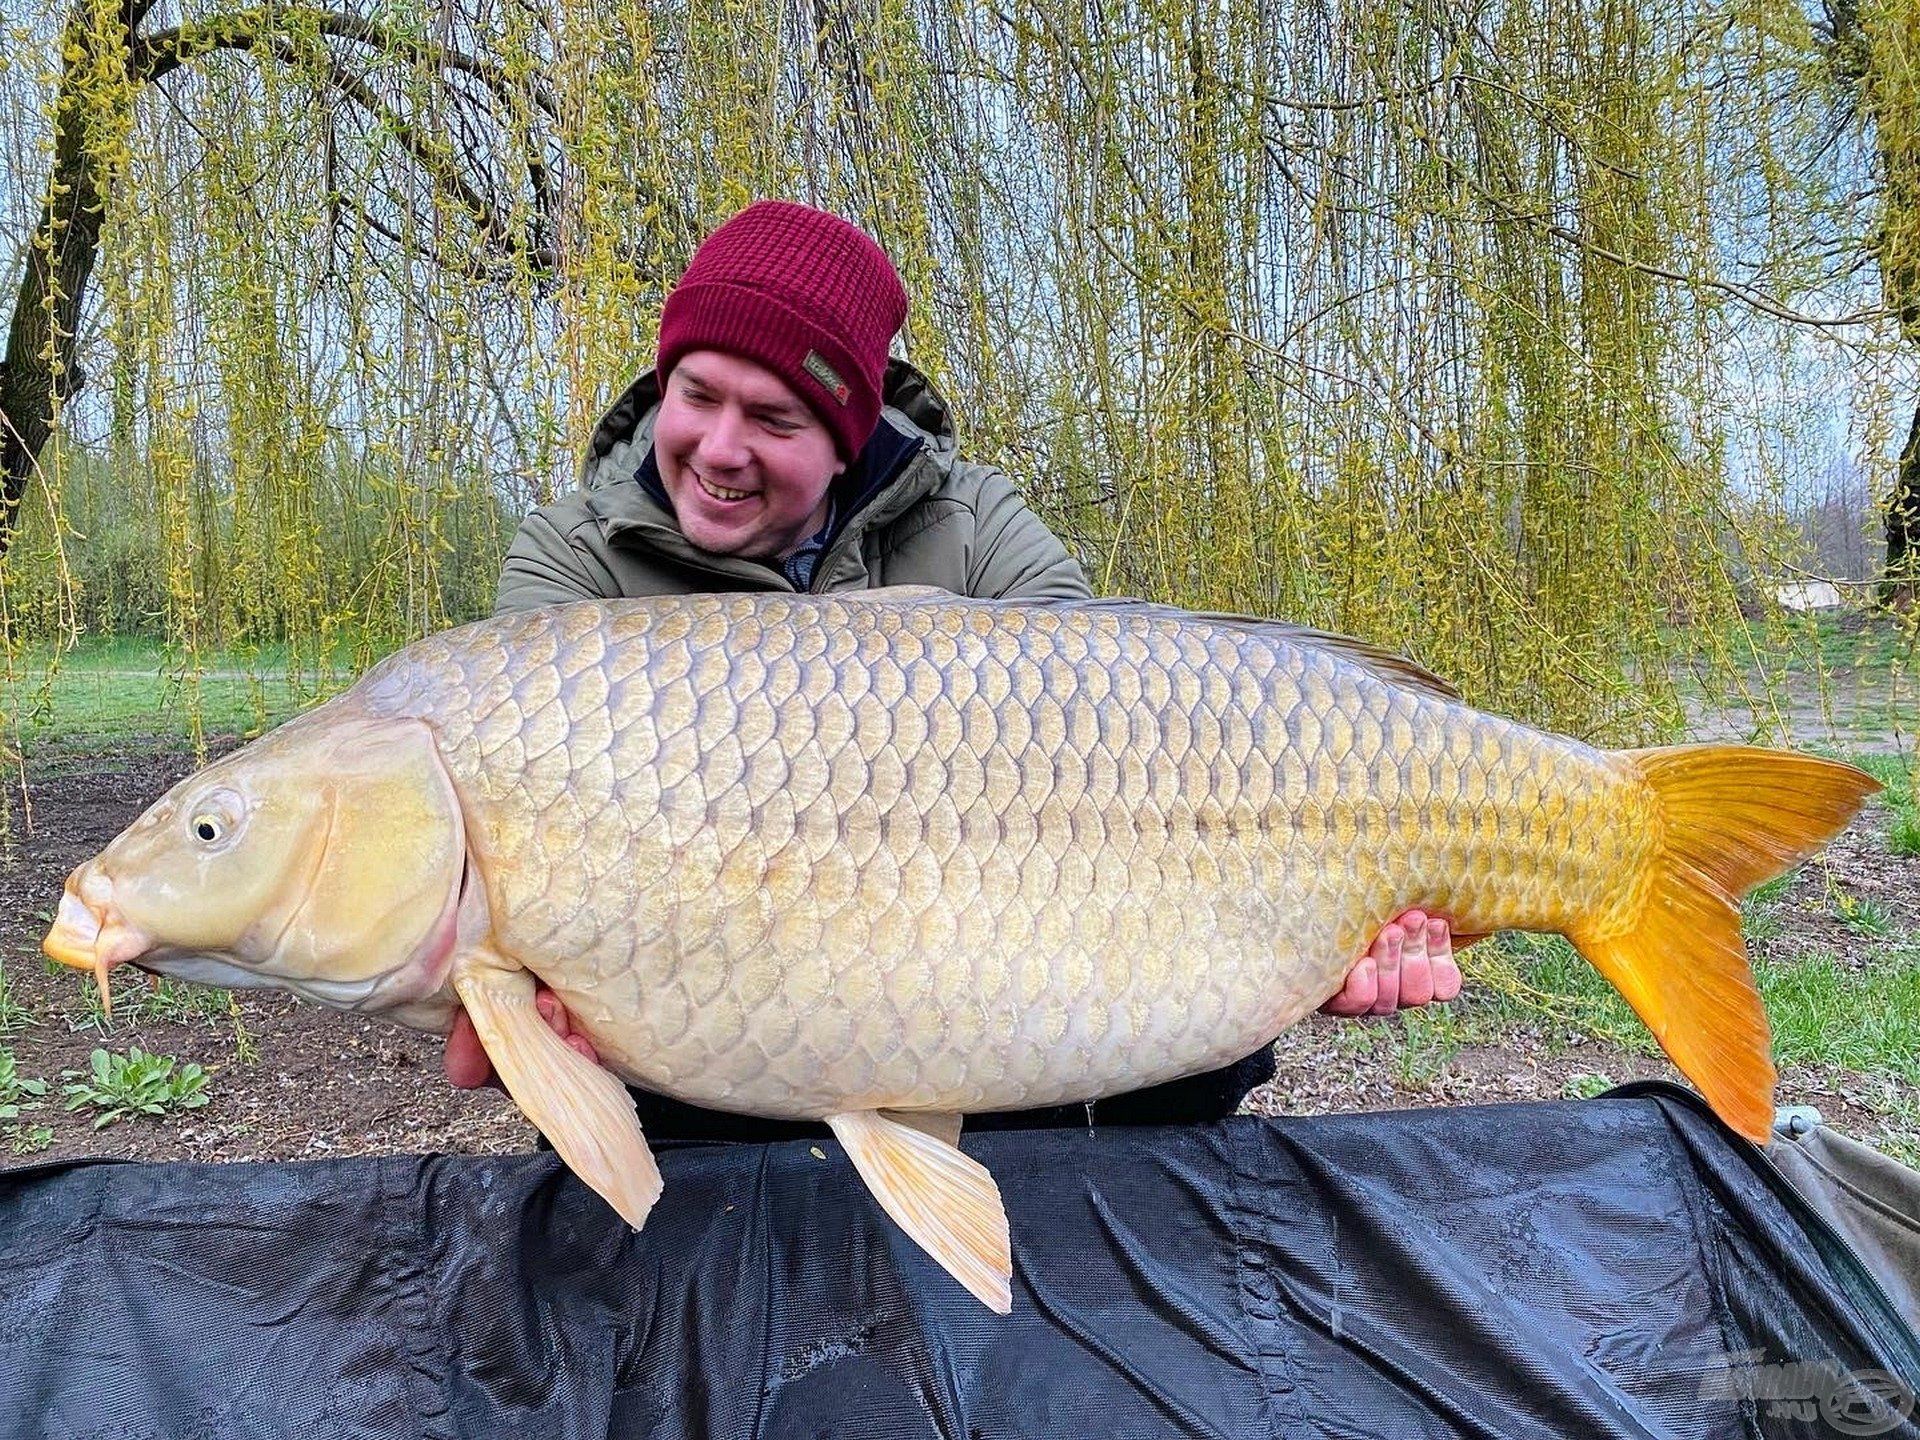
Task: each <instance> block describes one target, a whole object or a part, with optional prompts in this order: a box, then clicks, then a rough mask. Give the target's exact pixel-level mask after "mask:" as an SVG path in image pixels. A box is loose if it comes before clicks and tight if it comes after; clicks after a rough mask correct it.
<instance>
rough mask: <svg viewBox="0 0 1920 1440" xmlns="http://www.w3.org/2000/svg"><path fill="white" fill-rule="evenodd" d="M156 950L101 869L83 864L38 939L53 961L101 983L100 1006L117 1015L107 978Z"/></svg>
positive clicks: (71, 878) (99, 984)
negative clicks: (120, 906)
mask: <svg viewBox="0 0 1920 1440" xmlns="http://www.w3.org/2000/svg"><path fill="white" fill-rule="evenodd" d="M153 948H154V942H153V937H152V936H151V935H148V934H147V933H146V932H145V931H144V930H142V929H140V928H139V926H137V925H130V924H128V923H127V921H126V919H125V918H124V917H123V916H122V915H121V914H120V912H119V911H118V910H117V909H115V908H114V904H113V882H112V881H111V880H109V879H108V878H107V877H106V876H105V875H103V874H102V873H101V872H100V871H98V870H95V869H93V868H91V867H88V866H83V867H82V868H81V869H79V870H76V871H74V872H73V874H71V875H69V876H68V877H67V884H66V888H65V889H64V890H62V891H61V892H60V908H59V909H58V910H57V911H56V912H55V913H54V917H53V925H52V927H51V928H50V929H49V930H48V931H47V933H46V937H45V938H44V939H42V940H41V942H40V949H41V950H42V951H43V952H44V953H45V954H46V956H47V958H48V959H49V960H57V961H59V962H60V963H61V964H62V965H70V966H72V967H73V968H74V969H76V970H88V971H91V972H92V973H93V980H94V983H95V984H96V985H98V986H99V987H100V1004H101V1007H102V1008H103V1009H104V1010H105V1011H106V1014H107V1017H108V1018H109V1019H111V1018H112V1017H113V991H112V989H111V988H110V986H109V985H108V982H107V976H108V975H109V974H110V973H111V972H112V971H113V970H114V969H115V968H116V967H117V966H121V965H125V964H128V963H129V962H131V961H134V960H137V959H139V958H140V957H141V956H142V955H145V954H146V953H147V952H148V951H149V950H152V949H153Z"/></svg>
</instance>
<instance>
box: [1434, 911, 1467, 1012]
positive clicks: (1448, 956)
mask: <svg viewBox="0 0 1920 1440" xmlns="http://www.w3.org/2000/svg"><path fill="white" fill-rule="evenodd" d="M1435 926H1438V927H1439V929H1440V940H1439V943H1438V944H1437V945H1436V944H1434V943H1433V930H1434V927H1435ZM1427 940H1428V948H1429V949H1430V950H1431V951H1432V952H1433V998H1434V999H1435V1000H1451V999H1453V997H1454V996H1456V995H1458V994H1459V993H1460V966H1459V964H1458V963H1457V962H1456V961H1455V960H1454V958H1453V936H1452V931H1451V930H1449V929H1448V927H1447V922H1446V921H1444V920H1430V921H1428V922H1427Z"/></svg>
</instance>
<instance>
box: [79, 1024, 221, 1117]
mask: <svg viewBox="0 0 1920 1440" xmlns="http://www.w3.org/2000/svg"><path fill="white" fill-rule="evenodd" d="M177 1064H178V1062H177V1061H175V1060H174V1059H173V1057H172V1056H170V1055H149V1054H147V1052H146V1051H144V1050H142V1049H141V1048H140V1047H139V1046H137V1045H135V1046H133V1047H132V1048H130V1049H129V1050H128V1051H127V1053H126V1054H124V1055H116V1054H114V1053H112V1052H111V1051H107V1050H99V1049H96V1050H95V1051H94V1052H93V1055H92V1057H91V1062H90V1069H89V1070H65V1071H62V1072H61V1075H62V1078H64V1079H66V1080H67V1081H68V1083H67V1084H65V1085H63V1086H61V1087H60V1089H61V1092H62V1093H63V1094H65V1095H66V1096H67V1109H68V1110H78V1109H79V1108H80V1107H81V1106H82V1105H92V1106H94V1107H96V1108H97V1109H99V1111H100V1112H101V1113H100V1114H98V1115H96V1116H95V1117H94V1120H93V1128H94V1129H96V1130H99V1129H101V1128H102V1127H104V1126H107V1125H111V1124H113V1122H114V1121H116V1120H119V1119H121V1118H122V1117H123V1116H127V1115H165V1114H167V1113H168V1112H169V1111H173V1110H197V1109H198V1108H199V1107H200V1106H202V1105H204V1104H206V1103H207V1072H206V1071H204V1070H202V1069H201V1068H200V1067H199V1066H198V1065H192V1064H189V1065H186V1066H182V1067H180V1069H179V1071H178V1073H177V1074H176V1073H175V1066H176V1065H177Z"/></svg>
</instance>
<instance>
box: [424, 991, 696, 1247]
mask: <svg viewBox="0 0 1920 1440" xmlns="http://www.w3.org/2000/svg"><path fill="white" fill-rule="evenodd" d="M453 988H454V990H455V991H456V992H457V993H458V994H459V996H460V1002H461V1004H463V1005H465V1006H466V1009H467V1016H468V1018H470V1019H471V1020H472V1021H473V1028H474V1031H475V1032H476V1033H477V1034H478V1035H479V1037H480V1043H481V1045H482V1046H484V1047H485V1049H486V1052H487V1058H488V1059H490V1060H492V1061H493V1068H494V1069H495V1070H497V1071H499V1072H500V1079H501V1081H502V1082H503V1083H504V1084H505V1085H506V1087H507V1093H508V1094H509V1095H511V1096H512V1097H513V1102H514V1104H516V1105H518V1106H519V1107H520V1111H521V1113H522V1114H523V1115H525V1116H526V1117H527V1119H529V1120H531V1121H532V1122H533V1123H534V1125H535V1126H537V1127H538V1128H539V1131H540V1133H541V1134H542V1135H545V1136H546V1137H547V1139H548V1140H550V1141H552V1142H553V1148H554V1149H555V1150H556V1151H558V1152H559V1155H560V1158H561V1159H562V1160H565V1161H566V1162H567V1164H568V1165H569V1166H571V1167H572V1169H573V1173H574V1174H576V1175H578V1176H579V1177H580V1178H581V1179H582V1180H584V1181H586V1183H587V1184H588V1185H589V1186H591V1187H592V1188H593V1190H594V1191H595V1192H596V1193H598V1194H599V1195H600V1197H601V1198H602V1199H604V1200H605V1201H606V1202H607V1203H608V1204H609V1205H611V1206H613V1208H614V1209H615V1210H616V1211H617V1212H618V1213H619V1215H620V1218H621V1219H623V1220H625V1221H626V1222H627V1223H628V1224H629V1225H631V1226H633V1228H634V1229H636V1230H638V1229H639V1228H640V1227H641V1225H642V1224H644V1223H645V1221H646V1218H647V1212H648V1211H649V1210H651V1209H652V1208H653V1202H654V1201H655V1200H657V1199H659V1198H660V1167H659V1166H658V1165H656V1164H655V1163H654V1160H653V1152H652V1151H651V1150H649V1149H648V1148H647V1139H646V1136H644V1135H643V1134H641V1133H640V1117H639V1116H638V1115H636V1114H635V1113H634V1109H633V1097H632V1096H630V1095H628V1094H627V1092H626V1088H625V1087H624V1086H623V1085H621V1083H620V1082H619V1081H618V1080H616V1079H615V1078H614V1077H613V1076H612V1075H610V1074H609V1073H608V1072H607V1071H605V1070H603V1069H601V1068H600V1067H599V1066H598V1065H596V1064H594V1063H593V1062H592V1061H591V1060H589V1059H587V1058H586V1057H585V1056H584V1055H581V1054H580V1053H579V1052H578V1051H576V1050H574V1049H572V1048H571V1047H570V1046H568V1044H567V1043H566V1042H565V1041H564V1040H562V1039H561V1038H560V1037H559V1036H558V1035H555V1034H554V1033H553V1031H552V1030H551V1029H549V1028H548V1026H547V1022H546V1021H545V1020H542V1019H541V1018H540V1012H539V1011H538V1010H536V1009H535V1008H534V1004H533V976H531V975H529V974H528V973H527V972H526V971H525V970H520V969H498V968H493V967H488V968H485V969H476V968H469V967H460V968H459V969H457V971H456V973H455V975H454V978H453Z"/></svg>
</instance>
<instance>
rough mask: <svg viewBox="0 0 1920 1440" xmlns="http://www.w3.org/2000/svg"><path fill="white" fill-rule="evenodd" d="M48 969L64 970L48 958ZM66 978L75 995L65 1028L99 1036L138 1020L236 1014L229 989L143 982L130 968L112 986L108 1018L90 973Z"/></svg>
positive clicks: (187, 1022) (178, 1020) (161, 979)
mask: <svg viewBox="0 0 1920 1440" xmlns="http://www.w3.org/2000/svg"><path fill="white" fill-rule="evenodd" d="M47 968H48V973H50V974H60V975H66V974H68V973H69V972H68V971H66V970H64V969H61V968H60V967H58V966H56V965H55V964H54V962H53V961H48V962H47ZM71 978H72V981H73V985H74V995H73V1002H72V1005H71V1006H70V1007H69V1008H68V1010H67V1028H68V1029H69V1030H94V1031H98V1032H99V1033H101V1034H103V1035H104V1034H111V1033H112V1032H113V1031H114V1030H116V1029H120V1028H122V1027H125V1026H128V1025H138V1024H140V1023H142V1022H143V1021H151V1020H165V1021H172V1022H174V1023H176V1024H180V1025H191V1024H193V1023H194V1022H196V1021H212V1020H224V1019H227V1018H229V1017H230V1016H233V1015H234V1014H235V1007H234V1003H233V992H232V991H229V990H213V989H209V988H208V987H206V986H204V985H189V984H187V983H186V982H185V981H182V980H169V979H167V978H166V977H165V976H158V977H155V978H153V979H149V980H142V979H140V978H139V977H138V976H136V975H134V974H133V972H132V971H123V972H122V973H121V975H120V976H119V977H118V980H117V983H116V984H115V985H114V987H113V1015H112V1016H111V1017H109V1016H108V1015H107V1010H106V1006H105V1005H103V1004H102V1003H101V1000H100V987H99V986H98V985H97V984H95V983H94V980H93V977H92V976H90V975H73V976H72V977H71Z"/></svg>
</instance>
